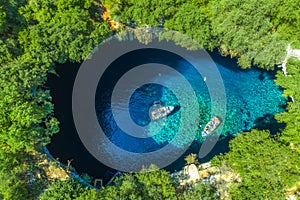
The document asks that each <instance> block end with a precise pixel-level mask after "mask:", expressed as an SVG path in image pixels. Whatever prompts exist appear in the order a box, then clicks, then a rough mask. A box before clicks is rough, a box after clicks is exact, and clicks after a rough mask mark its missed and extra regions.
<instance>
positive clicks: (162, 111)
mask: <svg viewBox="0 0 300 200" xmlns="http://www.w3.org/2000/svg"><path fill="white" fill-rule="evenodd" d="M173 110H174V106H164V107H160V108H158V109H156V110H154V111H152V112H151V119H152V120H158V119H161V118H164V117H166V116H168V115H169V114H170V113H171V112H172V111H173Z"/></svg>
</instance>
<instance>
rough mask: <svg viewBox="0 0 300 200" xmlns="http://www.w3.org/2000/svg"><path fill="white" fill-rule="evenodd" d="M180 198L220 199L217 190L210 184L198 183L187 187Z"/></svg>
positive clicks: (198, 199)
mask: <svg viewBox="0 0 300 200" xmlns="http://www.w3.org/2000/svg"><path fill="white" fill-rule="evenodd" d="M179 199H180V200H189V199H197V200H208V199H211V200H213V199H220V197H219V196H218V195H217V194H216V190H215V189H213V188H212V187H211V186H210V185H209V184H203V183H196V184H195V185H194V186H192V187H191V188H186V189H185V190H184V192H183V194H182V195H180V196H179Z"/></svg>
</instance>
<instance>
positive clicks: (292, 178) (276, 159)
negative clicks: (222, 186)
mask: <svg viewBox="0 0 300 200" xmlns="http://www.w3.org/2000/svg"><path fill="white" fill-rule="evenodd" d="M222 162H225V163H226V164H228V165H229V166H230V167H231V168H232V169H234V171H235V172H236V173H239V174H240V175H241V177H242V183H240V184H238V185H236V186H235V187H232V188H231V191H230V194H231V196H232V198H233V199H258V198H259V199H285V196H284V192H285V190H286V189H287V188H288V187H291V186H292V185H293V184H295V183H296V182H297V181H299V175H300V172H299V170H298V169H299V167H300V160H299V156H298V155H297V154H296V153H295V152H292V151H291V149H290V148H288V147H286V146H283V145H282V144H280V143H279V142H277V141H275V140H274V139H273V138H270V135H269V133H268V132H267V131H258V130H252V131H251V132H245V133H242V134H240V135H238V136H236V138H234V139H233V140H232V141H231V142H230V152H229V153H227V154H226V155H225V156H218V157H215V158H214V159H213V160H212V164H214V165H219V166H221V165H222Z"/></svg>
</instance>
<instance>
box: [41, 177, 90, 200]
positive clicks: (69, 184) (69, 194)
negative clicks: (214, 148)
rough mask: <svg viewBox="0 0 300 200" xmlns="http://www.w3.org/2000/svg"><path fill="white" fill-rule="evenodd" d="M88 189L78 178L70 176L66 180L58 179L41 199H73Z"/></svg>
mask: <svg viewBox="0 0 300 200" xmlns="http://www.w3.org/2000/svg"><path fill="white" fill-rule="evenodd" d="M85 191H87V188H86V187H84V186H83V185H82V184H81V183H79V182H78V181H77V180H75V179H73V178H70V179H67V180H64V181H56V182H54V183H53V184H52V185H50V187H49V188H48V189H46V190H45V191H44V192H43V193H42V194H41V195H40V199H41V200H73V199H75V198H77V197H79V196H80V195H81V194H82V193H83V192H85Z"/></svg>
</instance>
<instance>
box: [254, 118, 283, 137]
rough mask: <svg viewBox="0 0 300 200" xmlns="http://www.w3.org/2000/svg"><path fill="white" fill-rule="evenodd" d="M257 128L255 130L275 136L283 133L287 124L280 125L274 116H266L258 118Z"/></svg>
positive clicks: (256, 121)
mask: <svg viewBox="0 0 300 200" xmlns="http://www.w3.org/2000/svg"><path fill="white" fill-rule="evenodd" d="M255 124H256V126H255V127H253V128H254V129H258V130H266V129H268V130H269V131H270V134H271V135H275V134H276V133H278V132H279V131H282V130H283V129H284V128H285V123H279V122H277V121H276V119H275V117H274V115H270V114H267V115H264V116H263V117H260V118H257V119H256V120H255Z"/></svg>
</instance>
